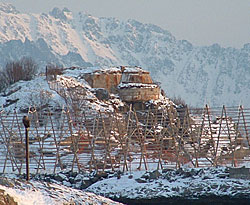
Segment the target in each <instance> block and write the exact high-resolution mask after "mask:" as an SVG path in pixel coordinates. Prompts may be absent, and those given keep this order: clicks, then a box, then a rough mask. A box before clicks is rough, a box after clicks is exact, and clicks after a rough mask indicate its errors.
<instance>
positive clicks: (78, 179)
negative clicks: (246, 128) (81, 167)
mask: <svg viewBox="0 0 250 205" xmlns="http://www.w3.org/2000/svg"><path fill="white" fill-rule="evenodd" d="M82 179H83V176H82V174H78V175H77V176H76V177H75V182H80V181H82Z"/></svg>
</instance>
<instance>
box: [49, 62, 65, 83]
mask: <svg viewBox="0 0 250 205" xmlns="http://www.w3.org/2000/svg"><path fill="white" fill-rule="evenodd" d="M62 74H63V68H62V67H61V66H59V65H53V64H49V65H47V66H46V78H47V80H56V76H57V75H62Z"/></svg>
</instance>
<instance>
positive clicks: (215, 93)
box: [0, 3, 250, 106]
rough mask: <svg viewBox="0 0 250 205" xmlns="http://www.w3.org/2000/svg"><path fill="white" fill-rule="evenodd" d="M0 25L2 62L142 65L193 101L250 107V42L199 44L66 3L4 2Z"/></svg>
mask: <svg viewBox="0 0 250 205" xmlns="http://www.w3.org/2000/svg"><path fill="white" fill-rule="evenodd" d="M0 24H1V27H0V54H1V59H0V65H1V66H3V65H4V64H5V63H6V62H7V61H8V60H13V59H17V58H20V57H22V56H27V55H28V56H31V57H33V58H34V59H35V60H37V61H38V63H39V64H40V65H41V66H44V65H45V64H46V63H47V62H54V63H60V64H62V65H64V66H83V67H88V66H91V65H94V66H99V65H101V66H104V65H108V66H120V65H131V66H140V67H143V68H144V69H146V70H148V71H150V73H151V75H152V77H153V78H154V79H156V80H157V81H160V82H161V85H162V88H163V89H164V90H165V91H166V94H167V95H168V96H177V97H178V96H181V97H182V98H184V99H185V100H186V102H187V103H189V104H191V105H194V106H203V105H204V103H208V104H210V105H211V106H219V105H221V104H225V105H228V106H231V105H238V104H243V105H245V106H250V103H249V102H250V94H249V93H250V92H249V90H250V83H249V82H250V44H246V45H245V46H244V47H243V48H241V49H234V48H223V47H221V46H220V45H218V44H214V45H211V46H205V47H195V46H193V45H192V44H191V43H190V42H188V41H186V40H177V39H175V37H174V36H173V35H171V33H169V32H168V31H167V30H164V29H162V28H160V27H158V26H156V25H152V24H142V23H140V22H138V21H135V20H127V21H120V20H118V19H115V18H96V17H93V16H91V15H88V14H85V13H82V12H80V13H73V12H71V11H69V10H68V9H66V8H65V9H62V10H60V9H58V8H55V9H53V10H52V11H51V12H50V13H49V14H22V13H20V12H18V11H17V10H16V9H15V8H14V7H12V6H10V5H7V4H3V3H1V4H0ZM13 48H14V49H13Z"/></svg>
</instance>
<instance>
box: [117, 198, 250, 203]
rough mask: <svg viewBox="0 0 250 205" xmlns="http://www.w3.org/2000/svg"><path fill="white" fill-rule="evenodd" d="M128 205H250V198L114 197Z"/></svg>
mask: <svg viewBox="0 0 250 205" xmlns="http://www.w3.org/2000/svg"><path fill="white" fill-rule="evenodd" d="M249 197H250V196H249ZM113 200H114V201H118V202H121V203H124V204H128V205H139V204H144V205H147V204H148V205H165V204H173V205H208V204H209V205H233V204H235V205H236V204H237V205H250V198H230V197H207V198H205V197H204V198H200V199H181V198H172V199H166V198H156V199H113Z"/></svg>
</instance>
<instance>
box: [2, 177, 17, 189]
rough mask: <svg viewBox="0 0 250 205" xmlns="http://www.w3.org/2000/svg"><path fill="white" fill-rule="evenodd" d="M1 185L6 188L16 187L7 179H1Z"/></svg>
mask: <svg viewBox="0 0 250 205" xmlns="http://www.w3.org/2000/svg"><path fill="white" fill-rule="evenodd" d="M0 185H2V186H6V187H14V184H13V183H11V182H10V181H9V180H8V179H6V178H2V177H1V178H0Z"/></svg>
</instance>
